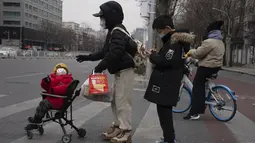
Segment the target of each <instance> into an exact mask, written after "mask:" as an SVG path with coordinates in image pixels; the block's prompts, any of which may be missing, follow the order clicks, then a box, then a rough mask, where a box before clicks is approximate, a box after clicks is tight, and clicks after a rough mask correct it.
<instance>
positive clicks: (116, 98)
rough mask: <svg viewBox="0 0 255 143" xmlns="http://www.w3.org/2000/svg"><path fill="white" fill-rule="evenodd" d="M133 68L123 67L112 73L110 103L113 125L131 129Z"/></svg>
mask: <svg viewBox="0 0 255 143" xmlns="http://www.w3.org/2000/svg"><path fill="white" fill-rule="evenodd" d="M133 81H134V69H133V68H130V69H125V70H122V71H120V72H119V73H117V74H115V75H114V95H113V100H112V103H111V107H112V112H113V115H114V122H113V124H114V125H117V126H119V127H120V129H123V130H131V129H132V125H131V118H132V100H131V95H132V94H133Z"/></svg>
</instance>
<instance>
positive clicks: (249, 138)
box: [225, 112, 255, 143]
mask: <svg viewBox="0 0 255 143" xmlns="http://www.w3.org/2000/svg"><path fill="white" fill-rule="evenodd" d="M225 124H226V125H227V127H228V128H229V129H230V130H231V132H232V133H233V134H234V135H235V137H236V138H237V139H238V141H239V142H241V143H254V142H255V136H254V133H255V124H254V122H253V121H251V120H250V119H248V118H247V117H246V116H244V115H243V114H241V113H240V112H236V115H235V117H234V118H233V119H232V120H231V121H229V122H227V123H225Z"/></svg>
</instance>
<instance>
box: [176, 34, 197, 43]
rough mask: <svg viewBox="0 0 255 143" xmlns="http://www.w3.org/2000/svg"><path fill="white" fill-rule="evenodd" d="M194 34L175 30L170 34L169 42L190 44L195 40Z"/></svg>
mask: <svg viewBox="0 0 255 143" xmlns="http://www.w3.org/2000/svg"><path fill="white" fill-rule="evenodd" d="M195 37H196V36H195V35H193V34H190V33H184V32H175V33H174V34H173V35H172V36H171V43H172V44H173V43H177V42H185V43H189V44H192V43H193V42H194V40H195Z"/></svg>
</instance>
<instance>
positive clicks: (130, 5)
mask: <svg viewBox="0 0 255 143" xmlns="http://www.w3.org/2000/svg"><path fill="white" fill-rule="evenodd" d="M106 1H108V0H63V21H74V22H77V23H82V22H85V23H87V24H88V25H89V26H90V27H92V28H93V29H96V30H99V28H100V26H99V18H94V17H93V16H92V14H93V13H96V12H98V11H99V6H100V5H101V4H102V3H104V2H106ZM116 1H117V2H119V3H120V4H121V5H122V8H123V11H124V24H125V26H126V27H127V29H128V30H129V31H130V32H132V31H133V30H134V29H135V28H137V27H144V22H143V19H142V18H141V17H140V7H139V6H138V4H137V2H136V1H135V0H116Z"/></svg>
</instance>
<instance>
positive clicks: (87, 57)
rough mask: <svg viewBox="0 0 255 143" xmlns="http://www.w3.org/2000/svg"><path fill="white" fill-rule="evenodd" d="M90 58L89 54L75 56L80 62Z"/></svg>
mask: <svg viewBox="0 0 255 143" xmlns="http://www.w3.org/2000/svg"><path fill="white" fill-rule="evenodd" d="M89 59H90V58H89V55H78V56H76V61H77V62H79V63H81V62H84V61H88V60H89Z"/></svg>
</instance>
